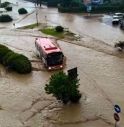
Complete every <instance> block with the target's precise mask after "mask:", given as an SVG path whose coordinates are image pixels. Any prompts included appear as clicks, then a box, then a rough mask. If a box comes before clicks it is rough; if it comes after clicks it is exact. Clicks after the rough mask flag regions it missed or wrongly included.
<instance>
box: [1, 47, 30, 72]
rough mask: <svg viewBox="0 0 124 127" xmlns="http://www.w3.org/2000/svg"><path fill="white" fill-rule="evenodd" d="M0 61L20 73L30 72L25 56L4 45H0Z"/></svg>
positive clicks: (28, 62)
mask: <svg viewBox="0 0 124 127" xmlns="http://www.w3.org/2000/svg"><path fill="white" fill-rule="evenodd" d="M0 63H2V64H3V65H5V66H7V67H9V68H11V69H13V70H15V71H16V72H18V73H21V74H26V73H30V72H31V70H32V67H31V62H30V61H29V60H28V58H27V57H25V56H24V55H21V54H18V53H14V52H13V51H11V50H10V49H9V48H7V47H6V46H4V45H0Z"/></svg>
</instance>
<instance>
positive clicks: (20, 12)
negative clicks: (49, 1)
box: [18, 8, 28, 14]
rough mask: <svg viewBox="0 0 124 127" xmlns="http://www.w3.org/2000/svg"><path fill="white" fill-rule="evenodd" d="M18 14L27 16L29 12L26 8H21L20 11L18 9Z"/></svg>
mask: <svg viewBox="0 0 124 127" xmlns="http://www.w3.org/2000/svg"><path fill="white" fill-rule="evenodd" d="M18 13H19V14H27V13H28V11H27V10H26V9H25V8H20V9H18Z"/></svg>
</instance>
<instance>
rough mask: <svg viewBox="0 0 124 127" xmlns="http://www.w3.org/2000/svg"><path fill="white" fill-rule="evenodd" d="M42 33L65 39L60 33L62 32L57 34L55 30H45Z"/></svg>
mask: <svg viewBox="0 0 124 127" xmlns="http://www.w3.org/2000/svg"><path fill="white" fill-rule="evenodd" d="M41 32H43V33H45V34H48V35H52V36H55V37H58V38H64V34H63V33H60V32H57V31H56V30H55V28H44V29H41Z"/></svg>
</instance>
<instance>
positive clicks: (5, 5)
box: [0, 2, 10, 8]
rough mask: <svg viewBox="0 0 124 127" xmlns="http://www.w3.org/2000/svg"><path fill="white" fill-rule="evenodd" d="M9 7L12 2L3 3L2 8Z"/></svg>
mask: <svg viewBox="0 0 124 127" xmlns="http://www.w3.org/2000/svg"><path fill="white" fill-rule="evenodd" d="M8 5H10V2H4V3H1V5H0V7H1V8H6V7H7V6H8Z"/></svg>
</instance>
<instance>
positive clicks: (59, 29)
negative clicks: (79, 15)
mask: <svg viewBox="0 0 124 127" xmlns="http://www.w3.org/2000/svg"><path fill="white" fill-rule="evenodd" d="M55 30H56V32H63V31H64V28H63V27H62V26H56V27H55Z"/></svg>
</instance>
